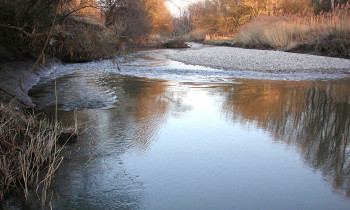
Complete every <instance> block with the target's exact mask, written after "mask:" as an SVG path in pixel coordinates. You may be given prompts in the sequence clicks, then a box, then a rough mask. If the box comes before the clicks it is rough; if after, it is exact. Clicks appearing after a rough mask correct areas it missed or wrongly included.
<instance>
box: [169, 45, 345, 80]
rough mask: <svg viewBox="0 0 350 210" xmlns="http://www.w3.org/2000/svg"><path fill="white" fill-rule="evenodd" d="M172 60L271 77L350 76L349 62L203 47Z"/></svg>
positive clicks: (174, 56)
mask: <svg viewBox="0 0 350 210" xmlns="http://www.w3.org/2000/svg"><path fill="white" fill-rule="evenodd" d="M169 58H170V59H172V60H176V61H180V62H183V63H186V64H192V65H201V66H206V67H212V68H218V69H226V70H238V71H239V70H241V71H258V72H269V73H295V72H300V73H313V72H317V73H344V74H350V60H349V59H342V58H332V57H324V56H316V55H309V54H298V53H289V52H281V51H272V50H255V49H242V48H235V47H204V48H198V49H196V48H193V49H188V50H183V51H178V52H177V53H173V54H170V55H169Z"/></svg>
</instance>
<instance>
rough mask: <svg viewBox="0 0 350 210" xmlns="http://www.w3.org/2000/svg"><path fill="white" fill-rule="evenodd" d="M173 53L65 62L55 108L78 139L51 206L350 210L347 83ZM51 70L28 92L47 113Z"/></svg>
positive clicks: (61, 170)
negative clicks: (243, 69)
mask: <svg viewBox="0 0 350 210" xmlns="http://www.w3.org/2000/svg"><path fill="white" fill-rule="evenodd" d="M174 52H175V53H176V51H171V50H169V51H166V50H165V51H164V50H160V51H150V52H147V53H143V54H142V53H141V54H140V53H136V54H132V55H131V56H129V57H128V58H126V61H122V62H123V64H122V72H119V71H118V70H116V69H117V68H116V67H113V65H112V64H111V63H108V62H109V61H102V62H99V63H89V64H72V65H67V66H61V67H59V70H58V71H57V72H58V73H57V75H56V76H57V92H58V106H59V112H58V116H59V118H60V120H61V121H62V122H63V123H64V124H66V125H71V124H73V121H74V120H73V110H77V111H76V112H77V116H78V120H79V123H80V129H81V135H80V136H79V138H78V142H77V143H75V144H72V145H69V146H67V148H66V151H65V153H66V158H65V160H64V161H63V163H62V165H61V167H60V168H59V170H58V172H57V174H56V176H55V179H54V182H53V185H52V189H51V190H52V192H53V207H54V208H55V209H235V208H238V209H276V208H279V209H349V208H350V200H349V196H350V179H349V178H350V175H349V172H350V171H349V170H350V165H349V157H350V147H349V140H350V134H349V129H350V80H349V79H337V80H334V79H323V80H319V79H315V80H312V81H307V80H304V81H279V80H276V78H272V79H274V80H266V79H242V78H241V79H237V78H236V79H235V78H232V75H227V73H225V71H221V70H213V69H208V68H203V67H198V66H189V65H184V64H181V63H178V62H174V61H169V60H167V59H166V58H165V55H166V53H174ZM146 55H147V56H148V57H147V56H146ZM127 59H129V60H127ZM162 72H164V73H162ZM172 72H173V73H172ZM225 74H226V75H225ZM52 77H53V76H52V75H51V76H48V77H47V78H44V79H43V81H42V83H41V84H40V85H38V86H37V87H35V88H34V89H33V90H32V91H31V93H30V94H31V96H32V97H33V98H34V101H35V102H36V103H37V104H38V107H39V109H41V110H43V111H44V112H46V113H48V114H49V115H50V114H51V113H52V110H53V109H52V107H53V106H54V104H55V100H54V97H53V92H54V82H53V80H52ZM266 77H270V76H269V75H267V76H266Z"/></svg>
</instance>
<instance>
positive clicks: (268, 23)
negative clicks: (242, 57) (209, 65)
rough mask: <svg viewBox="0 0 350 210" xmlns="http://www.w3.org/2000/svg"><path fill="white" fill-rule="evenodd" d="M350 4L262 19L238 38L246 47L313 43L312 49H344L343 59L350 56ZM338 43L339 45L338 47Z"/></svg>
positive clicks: (282, 46) (249, 26)
mask: <svg viewBox="0 0 350 210" xmlns="http://www.w3.org/2000/svg"><path fill="white" fill-rule="evenodd" d="M349 38H350V4H349V3H347V4H345V5H340V6H338V7H336V8H334V10H333V11H331V12H328V13H321V14H319V15H314V14H310V15H308V16H302V15H291V16H290V15H282V16H264V17H258V18H256V19H254V20H253V21H251V22H250V23H248V24H247V25H245V26H243V27H242V28H241V29H240V31H239V33H238V35H237V36H236V37H235V41H236V44H237V45H240V46H243V47H252V48H254V47H257V48H259V47H267V48H274V49H293V48H297V47H298V46H300V45H301V44H302V45H305V44H309V46H310V47H311V49H309V50H315V51H317V50H320V49H321V48H323V49H324V48H325V49H324V50H327V48H329V50H332V48H334V47H340V48H344V49H343V51H344V52H341V53H343V54H344V55H343V56H345V57H346V56H349V57H350V51H349V49H347V48H348V47H349V46H348V45H349V44H350V43H349ZM335 40H337V41H338V42H339V43H338V45H339V46H332V45H334V41H335Z"/></svg>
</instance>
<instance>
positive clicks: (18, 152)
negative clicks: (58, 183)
mask: <svg viewBox="0 0 350 210" xmlns="http://www.w3.org/2000/svg"><path fill="white" fill-rule="evenodd" d="M61 131H62V129H61V128H60V126H59V125H58V124H57V123H50V122H48V121H47V120H40V121H38V120H37V117H36V116H35V115H34V114H23V112H22V111H19V110H17V109H16V108H13V107H11V105H9V106H4V105H2V104H0V184H1V185H0V201H1V200H3V198H4V196H5V195H6V194H7V193H8V192H10V191H11V190H13V189H17V188H18V186H20V187H21V188H22V189H23V192H24V195H25V198H26V199H28V196H29V191H33V192H35V193H36V195H37V197H38V200H40V201H41V203H42V206H45V202H46V191H47V189H48V187H49V186H50V183H51V178H52V175H53V174H54V172H55V171H56V169H57V168H58V166H59V165H60V163H61V161H62V160H63V157H60V156H59V153H60V151H61V149H60V148H59V146H58V144H57V139H58V137H59V135H60V134H61ZM40 197H41V198H40Z"/></svg>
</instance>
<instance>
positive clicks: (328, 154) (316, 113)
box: [221, 80, 350, 197]
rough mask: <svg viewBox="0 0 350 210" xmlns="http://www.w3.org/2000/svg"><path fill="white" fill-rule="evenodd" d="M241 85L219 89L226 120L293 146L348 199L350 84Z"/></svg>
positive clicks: (349, 185)
mask: <svg viewBox="0 0 350 210" xmlns="http://www.w3.org/2000/svg"><path fill="white" fill-rule="evenodd" d="M241 82H242V84H240V85H236V86H235V87H222V88H221V91H222V92H221V93H222V95H224V97H225V102H224V104H223V106H222V110H223V113H224V114H225V116H226V117H227V118H228V119H230V120H232V121H233V122H240V123H243V124H251V123H253V124H256V125H257V126H258V127H260V128H262V129H264V130H267V131H268V132H269V133H270V134H271V135H272V136H273V137H274V139H275V141H282V142H285V143H287V144H289V145H291V144H292V145H296V146H297V148H298V151H299V152H300V153H301V155H302V157H303V160H304V161H305V162H306V164H308V165H309V166H310V167H312V168H315V169H318V170H321V171H322V173H323V176H324V178H325V179H326V180H327V181H328V182H329V183H331V184H332V187H333V190H334V191H335V192H338V193H342V194H345V195H346V196H347V197H349V196H350V147H349V140H350V134H349V130H350V118H349V116H350V88H349V87H350V86H349V81H348V80H342V81H336V82H306V81H305V82H280V81H243V80H242V81H241Z"/></svg>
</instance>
